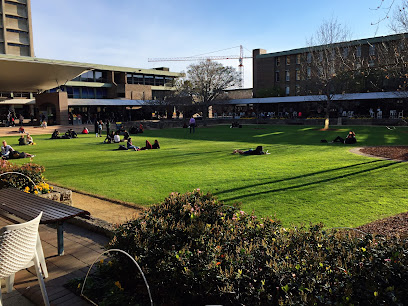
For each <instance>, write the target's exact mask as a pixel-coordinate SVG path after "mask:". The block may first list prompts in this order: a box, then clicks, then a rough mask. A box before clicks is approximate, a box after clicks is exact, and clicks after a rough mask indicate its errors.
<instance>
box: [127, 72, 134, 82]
mask: <svg viewBox="0 0 408 306" xmlns="http://www.w3.org/2000/svg"><path fill="white" fill-rule="evenodd" d="M126 79H127V83H128V84H133V76H132V74H131V73H127V74H126Z"/></svg>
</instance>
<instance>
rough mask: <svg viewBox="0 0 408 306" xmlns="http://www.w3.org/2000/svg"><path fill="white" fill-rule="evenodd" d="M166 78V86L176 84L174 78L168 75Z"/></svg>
mask: <svg viewBox="0 0 408 306" xmlns="http://www.w3.org/2000/svg"><path fill="white" fill-rule="evenodd" d="M165 80H166V81H165V86H170V87H173V86H174V78H170V77H166V78H165Z"/></svg>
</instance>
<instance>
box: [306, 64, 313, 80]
mask: <svg viewBox="0 0 408 306" xmlns="http://www.w3.org/2000/svg"><path fill="white" fill-rule="evenodd" d="M311 77H312V69H311V68H310V67H307V78H308V79H310V78H311Z"/></svg>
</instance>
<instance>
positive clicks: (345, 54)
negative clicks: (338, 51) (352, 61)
mask: <svg viewBox="0 0 408 306" xmlns="http://www.w3.org/2000/svg"><path fill="white" fill-rule="evenodd" d="M348 55H349V48H348V47H345V48H344V49H343V57H344V58H346V57H348Z"/></svg>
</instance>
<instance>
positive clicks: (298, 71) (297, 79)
mask: <svg viewBox="0 0 408 306" xmlns="http://www.w3.org/2000/svg"><path fill="white" fill-rule="evenodd" d="M296 81H300V70H299V68H296Z"/></svg>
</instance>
